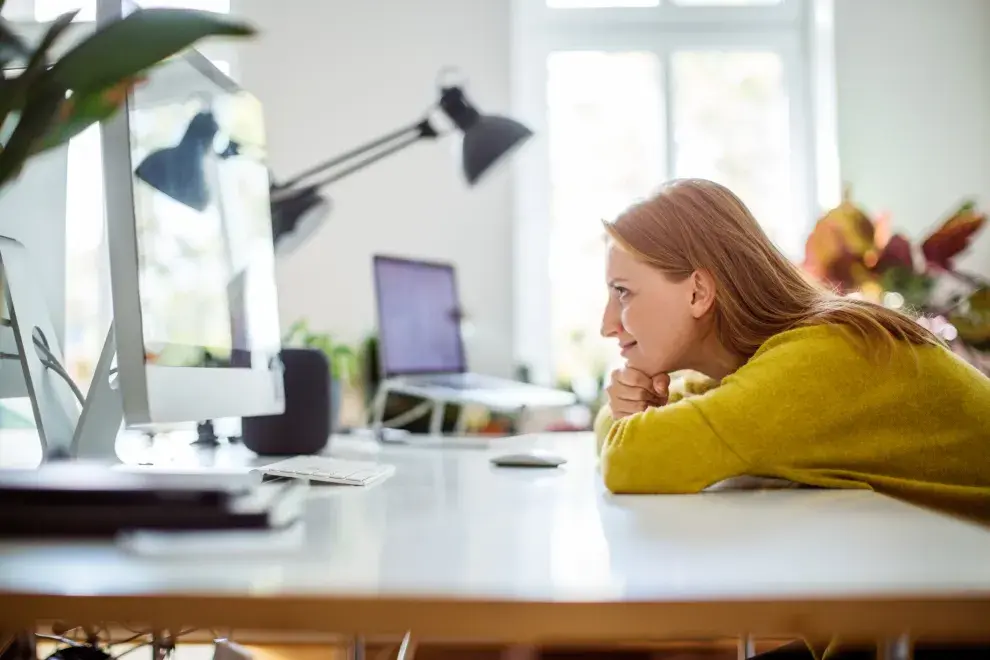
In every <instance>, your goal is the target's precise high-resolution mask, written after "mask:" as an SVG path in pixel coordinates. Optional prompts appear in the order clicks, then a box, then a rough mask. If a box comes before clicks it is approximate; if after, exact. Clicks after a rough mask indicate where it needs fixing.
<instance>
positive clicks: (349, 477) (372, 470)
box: [257, 456, 395, 486]
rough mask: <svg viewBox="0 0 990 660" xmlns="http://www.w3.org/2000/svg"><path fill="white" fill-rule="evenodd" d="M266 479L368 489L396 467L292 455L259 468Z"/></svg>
mask: <svg viewBox="0 0 990 660" xmlns="http://www.w3.org/2000/svg"><path fill="white" fill-rule="evenodd" d="M257 471H258V472H260V473H261V474H262V475H263V476H264V477H266V478H269V479H271V478H279V477H282V478H289V479H306V480H308V481H309V482H310V483H327V484H341V485H346V486H367V485H370V484H373V483H375V482H378V481H381V480H382V479H387V478H388V477H390V476H392V474H394V473H395V466H394V465H388V464H385V463H374V462H371V461H352V460H345V459H342V458H331V457H329V456H293V457H292V458H287V459H285V460H282V461H278V462H277V463H271V464H269V465H264V466H262V467H260V468H257Z"/></svg>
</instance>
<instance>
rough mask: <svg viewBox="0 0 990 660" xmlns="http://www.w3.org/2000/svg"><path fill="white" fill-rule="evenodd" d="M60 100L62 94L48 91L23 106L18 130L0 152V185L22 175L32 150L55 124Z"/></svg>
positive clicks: (15, 130)
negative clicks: (53, 123)
mask: <svg viewBox="0 0 990 660" xmlns="http://www.w3.org/2000/svg"><path fill="white" fill-rule="evenodd" d="M63 100H64V99H63V97H62V95H61V94H57V93H53V92H51V91H50V90H49V91H46V92H42V93H39V94H37V95H36V96H34V97H33V98H32V99H31V100H30V101H28V103H27V105H25V106H24V113H23V114H22V115H21V119H20V121H18V122H17V128H15V129H14V132H13V133H12V134H11V136H10V140H9V141H8V142H7V144H6V146H5V147H4V149H3V151H2V152H0V183H7V182H8V181H10V180H12V179H14V178H16V177H17V176H18V175H19V174H20V173H21V169H22V168H23V167H24V162H25V161H26V160H27V157H28V155H29V154H30V153H31V149H32V147H33V146H34V144H35V142H36V141H37V140H38V139H40V138H41V136H42V135H44V133H45V131H47V130H48V127H49V126H50V125H51V124H52V122H53V121H54V119H55V115H56V113H57V112H58V109H59V106H60V105H61V104H62V101H63Z"/></svg>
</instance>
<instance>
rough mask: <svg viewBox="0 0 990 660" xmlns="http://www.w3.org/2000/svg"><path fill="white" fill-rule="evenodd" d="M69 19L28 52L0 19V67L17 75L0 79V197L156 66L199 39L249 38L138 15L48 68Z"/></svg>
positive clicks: (166, 12)
mask: <svg viewBox="0 0 990 660" xmlns="http://www.w3.org/2000/svg"><path fill="white" fill-rule="evenodd" d="M2 7H3V2H2V0H0V11H2ZM76 13H77V12H76V11H72V12H68V13H66V14H63V15H62V16H59V17H58V18H57V19H56V20H54V21H53V22H52V23H51V24H50V25H49V27H48V30H47V31H46V33H45V35H44V37H43V38H42V39H41V40H40V42H39V43H38V44H37V45H36V46H34V47H30V46H28V45H27V44H26V43H25V42H24V41H23V40H22V39H21V38H20V37H19V36H18V35H17V32H16V30H15V29H14V28H13V27H12V25H11V23H10V22H9V21H7V20H6V19H4V18H2V17H0V65H3V68H4V69H7V68H12V67H17V66H20V67H22V70H21V71H20V73H19V74H17V75H10V72H9V71H5V72H3V74H2V75H0V146H2V149H0V194H3V191H4V190H5V189H6V187H7V186H9V185H10V184H11V183H13V182H14V181H15V180H16V179H17V178H18V176H19V175H20V173H21V171H22V170H23V168H24V165H25V163H27V162H28V161H29V160H30V159H31V158H33V157H35V156H37V155H39V154H41V153H43V152H45V151H47V150H49V149H52V148H54V147H57V146H59V145H61V144H63V143H65V142H66V141H68V140H69V139H70V138H72V137H73V136H75V135H78V134H79V133H81V132H82V131H83V130H85V129H86V128H87V127H88V126H90V125H91V124H93V123H94V122H98V121H101V120H103V119H105V118H107V117H110V116H111V115H112V114H113V113H115V112H116V111H117V110H118V109H119V108H120V107H121V105H122V104H123V102H124V99H125V98H126V96H127V94H128V92H129V91H130V89H131V88H132V87H133V86H134V85H135V84H136V83H137V82H138V81H140V80H141V79H142V77H143V76H144V75H145V73H146V72H147V71H148V70H149V69H151V68H152V67H154V66H155V65H156V64H158V63H160V62H162V61H164V60H166V59H167V58H169V57H171V56H173V55H175V54H177V53H179V52H181V51H183V50H185V49H186V48H188V47H190V46H192V45H193V44H195V43H196V42H198V41H200V40H201V39H204V38H207V37H213V36H227V37H245V36H249V35H252V34H254V30H253V29H252V28H251V27H250V26H248V25H246V24H245V23H242V22H240V21H237V20H235V19H232V18H230V17H227V16H224V15H220V14H215V13H211V12H206V11H196V10H184V9H138V10H136V11H134V12H132V13H131V14H129V15H128V16H126V17H124V18H122V19H121V20H118V21H114V22H113V23H110V24H108V25H105V26H102V27H100V28H99V29H97V30H96V31H95V32H94V33H93V34H91V35H89V36H88V37H87V38H85V39H83V40H82V41H81V42H79V43H78V44H76V45H75V46H73V47H72V48H70V49H69V50H68V52H66V53H65V54H64V55H63V56H62V57H61V58H59V59H58V60H57V61H54V62H53V61H52V58H51V55H50V54H51V52H52V50H53V47H54V46H55V45H56V43H57V42H58V41H59V40H60V38H62V37H64V36H65V32H66V30H67V29H68V27H69V25H70V24H71V23H72V19H73V18H74V17H75V15H76Z"/></svg>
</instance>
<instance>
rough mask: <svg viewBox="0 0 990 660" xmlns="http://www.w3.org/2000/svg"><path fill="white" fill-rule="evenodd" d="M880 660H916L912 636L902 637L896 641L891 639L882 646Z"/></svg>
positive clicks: (879, 654)
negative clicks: (913, 659) (914, 659)
mask: <svg viewBox="0 0 990 660" xmlns="http://www.w3.org/2000/svg"><path fill="white" fill-rule="evenodd" d="M879 651H880V652H879V653H878V654H877V655H878V660H912V658H914V644H912V642H911V637H910V635H901V636H900V637H898V638H896V639H889V640H887V641H886V642H884V643H883V644H881V645H880V649H879Z"/></svg>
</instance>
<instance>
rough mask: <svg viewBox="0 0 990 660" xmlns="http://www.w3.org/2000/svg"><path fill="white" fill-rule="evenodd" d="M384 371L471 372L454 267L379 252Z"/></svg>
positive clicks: (378, 291)
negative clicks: (389, 255) (466, 352)
mask: <svg viewBox="0 0 990 660" xmlns="http://www.w3.org/2000/svg"><path fill="white" fill-rule="evenodd" d="M374 278H375V294H376V297H377V299H378V351H379V359H380V360H381V371H382V374H383V375H384V376H396V375H401V374H426V373H460V372H464V371H467V365H466V364H465V359H464V343H463V340H462V337H461V320H460V308H461V306H460V300H459V299H458V296H457V282H456V277H455V273H454V267H453V266H451V265H449V264H435V263H427V262H423V261H414V260H411V259H401V258H397V257H385V256H381V255H377V256H375V257H374Z"/></svg>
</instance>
